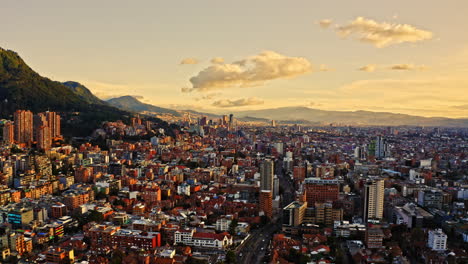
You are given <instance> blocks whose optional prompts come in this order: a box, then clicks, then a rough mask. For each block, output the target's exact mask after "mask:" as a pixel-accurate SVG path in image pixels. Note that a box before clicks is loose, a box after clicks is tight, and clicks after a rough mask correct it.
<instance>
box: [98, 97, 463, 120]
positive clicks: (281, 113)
mask: <svg viewBox="0 0 468 264" xmlns="http://www.w3.org/2000/svg"><path fill="white" fill-rule="evenodd" d="M107 102H108V103H110V104H111V105H113V106H115V107H118V108H120V109H124V110H128V111H133V112H143V111H148V112H153V113H161V114H172V115H174V116H177V117H179V116H181V115H182V114H184V113H190V114H191V115H193V116H197V117H199V116H207V117H208V118H209V119H218V118H220V117H221V116H222V115H220V114H214V113H203V112H198V111H194V110H177V111H176V110H171V109H167V108H161V107H157V106H154V105H151V104H145V103H142V102H140V101H139V100H138V99H136V98H135V97H132V96H122V97H119V98H114V99H111V100H108V101H107ZM230 113H232V114H234V116H235V117H236V118H237V119H238V120H240V121H243V122H255V123H270V122H271V120H275V121H277V122H278V123H283V124H303V125H327V124H337V125H361V126H446V127H468V119H453V118H446V117H421V116H413V115H406V114H395V113H387V112H371V111H326V110H319V109H313V108H308V107H280V108H271V109H262V110H250V111H232V112H226V114H230Z"/></svg>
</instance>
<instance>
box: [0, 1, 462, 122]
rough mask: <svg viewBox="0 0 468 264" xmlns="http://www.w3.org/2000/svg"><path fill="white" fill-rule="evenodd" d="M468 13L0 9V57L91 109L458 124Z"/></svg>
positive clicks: (25, 4) (414, 7) (99, 5)
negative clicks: (91, 100)
mask: <svg viewBox="0 0 468 264" xmlns="http://www.w3.org/2000/svg"><path fill="white" fill-rule="evenodd" d="M467 10H468V3H466V2H464V1H457V2H440V1H433V2H427V1H422V0H417V1H409V2H408V1H385V2H377V1H352V2H349V1H342V2H340V3H335V2H330V1H293V2H291V1H271V0H269V1H263V0H261V1H209V0H207V1H139V2H138V3H133V2H129V1H121V0H117V1H116V0H114V1H98V2H96V1H76V2H73V3H67V2H63V1H54V0H50V1H7V2H5V3H2V7H1V12H2V21H3V23H2V24H3V25H4V26H3V27H2V28H1V35H2V38H1V39H0V46H1V47H3V48H6V49H12V50H15V51H17V52H18V53H19V54H20V55H21V56H22V57H23V59H25V61H26V62H27V63H28V64H29V65H30V66H31V67H32V68H34V69H35V70H37V71H38V72H39V73H40V74H42V75H44V76H47V77H49V78H51V79H53V80H59V81H68V80H72V81H77V82H80V83H82V84H84V85H85V86H86V87H88V88H89V89H90V90H91V91H92V92H93V93H95V94H96V95H97V96H98V97H99V98H101V99H109V98H112V97H118V96H123V95H134V96H137V97H138V98H140V99H142V101H144V102H145V103H150V104H153V105H157V106H162V107H167V108H173V109H184V110H187V109H192V110H199V111H206V112H214V113H223V112H226V111H241V110H251V109H267V108H276V107H284V106H306V107H310V108H315V109H322V110H339V111H345V110H369V111H377V112H393V113H404V114H411V115H419V116H442V117H453V118H461V117H467V116H468V105H467V102H468V97H467V96H468V94H467V93H466V89H467V87H468V74H467V73H468V36H467V35H466V34H463V30H464V28H463V27H464V25H466V24H468V21H467V20H468V18H467V16H466V12H467Z"/></svg>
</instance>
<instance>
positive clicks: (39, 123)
mask: <svg viewBox="0 0 468 264" xmlns="http://www.w3.org/2000/svg"><path fill="white" fill-rule="evenodd" d="M41 127H47V128H48V129H50V128H49V121H47V116H46V114H45V113H39V114H37V115H34V117H33V129H34V132H33V133H34V141H36V142H38V141H39V128H41ZM49 135H50V131H49Z"/></svg>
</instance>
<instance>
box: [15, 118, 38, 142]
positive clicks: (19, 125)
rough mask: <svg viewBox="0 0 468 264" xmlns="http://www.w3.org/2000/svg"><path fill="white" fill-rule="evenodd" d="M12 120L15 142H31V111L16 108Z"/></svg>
mask: <svg viewBox="0 0 468 264" xmlns="http://www.w3.org/2000/svg"><path fill="white" fill-rule="evenodd" d="M14 120H15V140H16V142H18V143H20V144H21V143H24V144H28V145H29V144H31V143H32V141H33V113H32V112H31V111H28V110H17V111H16V112H15V113H14Z"/></svg>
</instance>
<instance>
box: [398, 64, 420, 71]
mask: <svg viewBox="0 0 468 264" xmlns="http://www.w3.org/2000/svg"><path fill="white" fill-rule="evenodd" d="M389 69H390V70H399V71H414V70H426V69H427V67H426V66H424V65H414V64H395V65H392V66H390V67H389Z"/></svg>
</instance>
